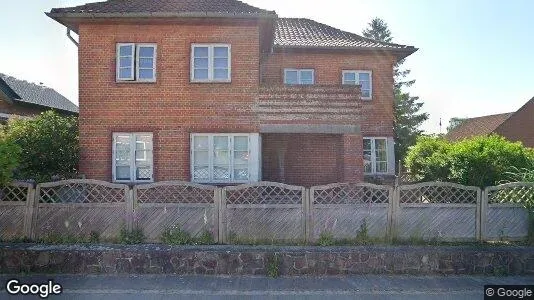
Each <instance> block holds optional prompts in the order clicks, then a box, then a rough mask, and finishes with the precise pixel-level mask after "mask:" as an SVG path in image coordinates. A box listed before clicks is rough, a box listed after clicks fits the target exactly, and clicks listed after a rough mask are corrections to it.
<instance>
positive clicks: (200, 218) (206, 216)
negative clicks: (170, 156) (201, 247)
mask: <svg viewBox="0 0 534 300" xmlns="http://www.w3.org/2000/svg"><path fill="white" fill-rule="evenodd" d="M218 194H219V189H218V188H216V187H214V186H208V185H200V184H194V183H190V182H182V181H168V182H158V183H153V184H146V185H137V186H135V187H134V203H135V204H134V212H135V213H134V219H135V225H137V226H139V227H140V228H141V229H143V232H144V234H145V236H146V237H147V240H148V241H152V242H159V241H161V240H160V237H161V234H162V233H163V231H164V230H165V229H171V228H178V227H179V228H180V229H182V230H184V231H187V232H189V233H190V234H191V235H192V236H193V237H195V236H199V235H200V234H202V233H203V232H204V231H208V232H210V233H211V234H212V236H213V238H214V240H215V241H218V231H219V230H218V198H219V197H218Z"/></svg>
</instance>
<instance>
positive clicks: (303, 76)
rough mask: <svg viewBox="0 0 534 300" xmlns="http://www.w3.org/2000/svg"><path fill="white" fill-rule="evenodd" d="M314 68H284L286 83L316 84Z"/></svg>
mask: <svg viewBox="0 0 534 300" xmlns="http://www.w3.org/2000/svg"><path fill="white" fill-rule="evenodd" d="M314 75H315V74H314V70H313V69H284V83H285V84H314V82H315V80H314V77H315V76H314Z"/></svg>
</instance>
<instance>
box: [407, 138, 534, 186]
mask: <svg viewBox="0 0 534 300" xmlns="http://www.w3.org/2000/svg"><path fill="white" fill-rule="evenodd" d="M405 166H406V168H407V172H408V173H410V174H411V175H412V176H413V177H414V178H415V180H416V181H449V182H454V183H459V184H463V185H470V186H478V187H485V186H492V185H497V184H499V183H500V182H502V181H503V180H506V179H508V177H509V172H510V171H511V170H514V168H525V167H526V168H528V169H529V170H532V169H534V149H531V148H527V147H524V146H523V145H522V144H521V143H520V142H510V141H508V140H506V139H505V138H503V137H501V136H498V135H490V136H478V137H474V138H471V139H465V140H462V141H459V142H455V143H451V142H448V141H446V140H444V139H443V138H439V137H428V136H425V137H421V138H419V139H418V141H417V143H416V144H415V145H414V146H413V147H411V148H410V151H409V152H408V154H407V156H406V159H405Z"/></svg>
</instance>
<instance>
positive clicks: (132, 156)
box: [111, 132, 154, 183]
mask: <svg viewBox="0 0 534 300" xmlns="http://www.w3.org/2000/svg"><path fill="white" fill-rule="evenodd" d="M139 135H145V136H150V139H151V140H152V149H148V150H150V155H151V156H152V159H151V164H146V163H141V164H138V163H137V160H136V155H135V150H136V149H137V147H136V144H137V136H139ZM117 136H129V137H130V164H129V167H130V180H120V179H119V180H118V179H117V174H116V172H117V171H116V168H117V160H116V157H115V154H116V144H117V143H116V139H117ZM147 158H148V157H147V156H146V152H145V158H144V160H142V161H146V160H147ZM111 159H112V172H111V173H112V178H113V182H120V183H142V182H154V135H153V133H152V132H114V133H113V139H112V157H111ZM149 165H150V167H151V172H150V179H142V180H138V179H136V177H137V176H136V171H137V167H138V166H144V167H146V166H149Z"/></svg>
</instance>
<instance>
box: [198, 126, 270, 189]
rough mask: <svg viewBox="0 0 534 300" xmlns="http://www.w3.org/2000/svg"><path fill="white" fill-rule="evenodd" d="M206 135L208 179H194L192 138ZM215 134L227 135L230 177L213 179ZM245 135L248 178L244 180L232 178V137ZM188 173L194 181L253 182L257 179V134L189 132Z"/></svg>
mask: <svg viewBox="0 0 534 300" xmlns="http://www.w3.org/2000/svg"><path fill="white" fill-rule="evenodd" d="M202 136H205V137H206V136H207V137H208V172H209V176H208V177H209V178H208V179H195V177H194V175H195V174H194V172H195V149H194V143H193V141H194V138H195V137H202ZM217 136H227V137H229V141H228V149H229V157H230V163H229V174H230V179H213V169H214V158H213V138H214V137H217ZM240 136H246V137H248V155H249V161H248V170H247V172H248V179H246V180H234V179H233V177H234V166H235V163H234V151H235V150H234V138H235V137H240ZM189 148H190V174H191V181H192V182H196V183H247V182H255V181H258V180H259V157H260V156H261V155H260V152H259V151H260V147H259V134H257V133H191V136H190V147H189Z"/></svg>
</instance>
